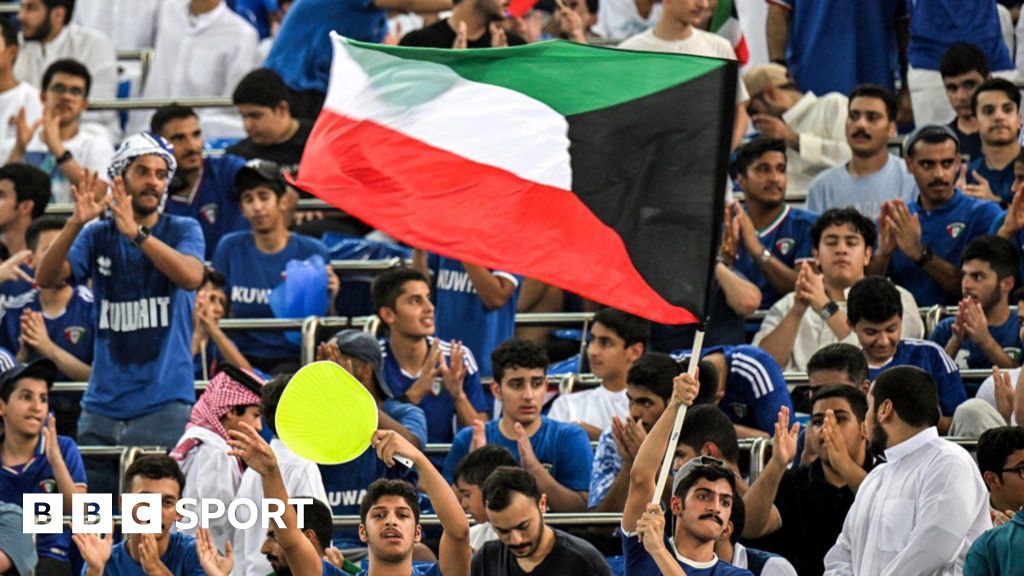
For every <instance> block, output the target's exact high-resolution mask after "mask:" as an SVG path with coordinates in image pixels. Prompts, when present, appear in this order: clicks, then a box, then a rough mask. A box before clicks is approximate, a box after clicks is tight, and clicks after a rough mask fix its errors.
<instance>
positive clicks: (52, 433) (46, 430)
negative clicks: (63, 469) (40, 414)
mask: <svg viewBox="0 0 1024 576" xmlns="http://www.w3.org/2000/svg"><path fill="white" fill-rule="evenodd" d="M43 446H44V447H45V451H46V459H47V461H49V462H50V463H51V466H52V463H53V462H56V461H57V460H63V459H64V457H63V456H62V455H61V453H60V443H59V442H58V441H57V419H56V418H54V416H53V414H48V415H47V416H46V426H45V427H43Z"/></svg>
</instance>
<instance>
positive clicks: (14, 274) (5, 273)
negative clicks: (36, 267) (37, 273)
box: [0, 249, 32, 284]
mask: <svg viewBox="0 0 1024 576" xmlns="http://www.w3.org/2000/svg"><path fill="white" fill-rule="evenodd" d="M31 257H32V251H31V250H28V249H25V250H18V251H17V252H15V253H14V254H13V255H11V257H10V258H8V259H7V260H4V261H3V263H0V283H2V282H10V281H11V280H24V281H25V282H28V283H29V284H31V283H32V277H31V276H29V275H28V273H26V272H25V271H24V270H22V269H21V265H22V264H24V263H25V261H26V260H28V259H29V258H31Z"/></svg>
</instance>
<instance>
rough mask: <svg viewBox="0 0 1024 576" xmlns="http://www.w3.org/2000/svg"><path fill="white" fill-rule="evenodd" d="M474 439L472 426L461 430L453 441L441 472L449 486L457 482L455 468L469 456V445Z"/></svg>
mask: <svg viewBox="0 0 1024 576" xmlns="http://www.w3.org/2000/svg"><path fill="white" fill-rule="evenodd" d="M472 439H473V427H472V426H466V427H465V428H463V429H462V430H459V431H458V432H457V433H456V434H455V438H453V439H452V447H451V450H449V451H448V456H447V457H446V458H445V459H444V469H443V470H441V475H442V476H444V479H445V480H447V481H448V483H449V484H452V483H454V482H455V478H454V475H455V467H456V466H458V465H459V462H461V461H462V459H463V458H464V457H465V456H466V454H469V443H470V441H471V440H472Z"/></svg>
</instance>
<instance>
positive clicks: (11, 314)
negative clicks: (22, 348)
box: [0, 306, 21, 349]
mask: <svg viewBox="0 0 1024 576" xmlns="http://www.w3.org/2000/svg"><path fill="white" fill-rule="evenodd" d="M20 336H21V309H20V308H19V309H17V310H12V309H10V308H8V307H6V306H0V346H2V347H4V348H8V349H13V348H16V347H17V343H18V338H19V337H20Z"/></svg>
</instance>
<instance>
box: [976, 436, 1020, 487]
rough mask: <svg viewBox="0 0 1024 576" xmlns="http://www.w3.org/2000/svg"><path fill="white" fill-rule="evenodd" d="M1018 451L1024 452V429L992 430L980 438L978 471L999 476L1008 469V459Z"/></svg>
mask: <svg viewBox="0 0 1024 576" xmlns="http://www.w3.org/2000/svg"><path fill="white" fill-rule="evenodd" d="M1018 450H1024V428H1021V427H1020V426H1000V427H999V428H990V429H988V430H986V431H985V432H984V433H983V434H982V435H981V437H980V438H978V452H977V454H976V456H977V457H978V469H979V470H981V472H982V473H985V472H992V473H995V474H997V475H998V474H999V472H1000V471H1001V470H1002V469H1003V468H1006V459H1007V458H1009V457H1010V455H1011V454H1013V453H1014V452H1016V451H1018Z"/></svg>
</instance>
